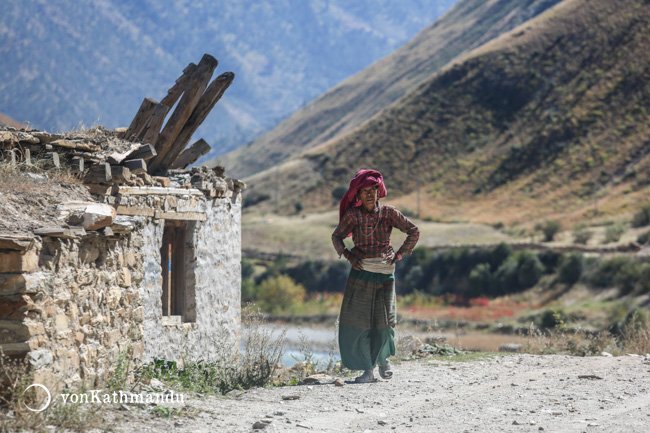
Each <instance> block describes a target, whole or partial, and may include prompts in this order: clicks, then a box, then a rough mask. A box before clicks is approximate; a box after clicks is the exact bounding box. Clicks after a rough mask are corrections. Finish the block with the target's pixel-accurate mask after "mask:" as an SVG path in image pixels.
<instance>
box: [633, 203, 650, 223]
mask: <svg viewBox="0 0 650 433" xmlns="http://www.w3.org/2000/svg"><path fill="white" fill-rule="evenodd" d="M647 225H650V203H648V204H646V205H644V206H642V207H641V209H640V210H639V211H638V212H637V213H635V214H634V217H633V218H632V227H645V226H647Z"/></svg>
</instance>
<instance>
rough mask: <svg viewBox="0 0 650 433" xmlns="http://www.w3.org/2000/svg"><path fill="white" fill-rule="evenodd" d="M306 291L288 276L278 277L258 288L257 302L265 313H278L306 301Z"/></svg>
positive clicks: (264, 282)
mask: <svg viewBox="0 0 650 433" xmlns="http://www.w3.org/2000/svg"><path fill="white" fill-rule="evenodd" d="M305 294H306V290H305V288H304V286H303V285H302V284H296V283H295V282H294V281H293V280H292V279H291V277H289V276H287V275H278V276H275V277H270V278H267V279H266V280H264V281H262V282H261V283H260V285H259V287H258V288H257V300H258V301H259V303H260V308H262V309H263V310H264V311H268V312H271V313H276V312H279V311H282V310H285V309H287V308H289V307H291V306H292V305H295V304H297V303H300V302H302V301H303V300H304V299H305Z"/></svg>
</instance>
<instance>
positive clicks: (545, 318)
mask: <svg viewBox="0 0 650 433" xmlns="http://www.w3.org/2000/svg"><path fill="white" fill-rule="evenodd" d="M568 320H569V316H567V315H566V313H565V312H564V311H563V310H561V309H558V310H545V311H544V313H542V316H541V317H540V319H539V326H540V327H542V328H546V329H554V328H562V327H564V325H566V323H567V321H568Z"/></svg>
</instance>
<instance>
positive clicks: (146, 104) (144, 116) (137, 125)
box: [122, 98, 158, 141]
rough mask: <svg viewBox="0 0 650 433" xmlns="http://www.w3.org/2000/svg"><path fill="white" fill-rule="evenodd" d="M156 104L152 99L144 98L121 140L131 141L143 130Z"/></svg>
mask: <svg viewBox="0 0 650 433" xmlns="http://www.w3.org/2000/svg"><path fill="white" fill-rule="evenodd" d="M157 103H158V102H157V101H156V100H154V99H151V98H144V101H142V104H141V105H140V108H139V109H138V112H137V113H136V115H135V117H133V120H132V121H131V126H129V128H128V129H127V130H126V132H125V133H124V135H123V136H122V138H124V139H125V140H128V141H133V140H134V139H135V137H136V136H137V135H138V133H139V132H140V130H141V129H142V128H144V126H145V125H146V124H147V122H148V121H149V118H150V117H151V114H152V113H153V109H154V107H155V106H156V104H157Z"/></svg>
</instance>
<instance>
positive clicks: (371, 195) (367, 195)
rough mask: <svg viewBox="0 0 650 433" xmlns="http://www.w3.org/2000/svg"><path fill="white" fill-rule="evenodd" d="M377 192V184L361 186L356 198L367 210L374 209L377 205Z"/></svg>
mask: <svg viewBox="0 0 650 433" xmlns="http://www.w3.org/2000/svg"><path fill="white" fill-rule="evenodd" d="M378 194H379V187H378V186H369V187H367V188H361V189H359V191H358V192H357V198H358V199H359V200H361V204H362V205H363V207H364V208H365V209H366V210H367V211H371V210H373V209H375V206H376V205H377V199H378V197H377V196H378Z"/></svg>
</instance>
